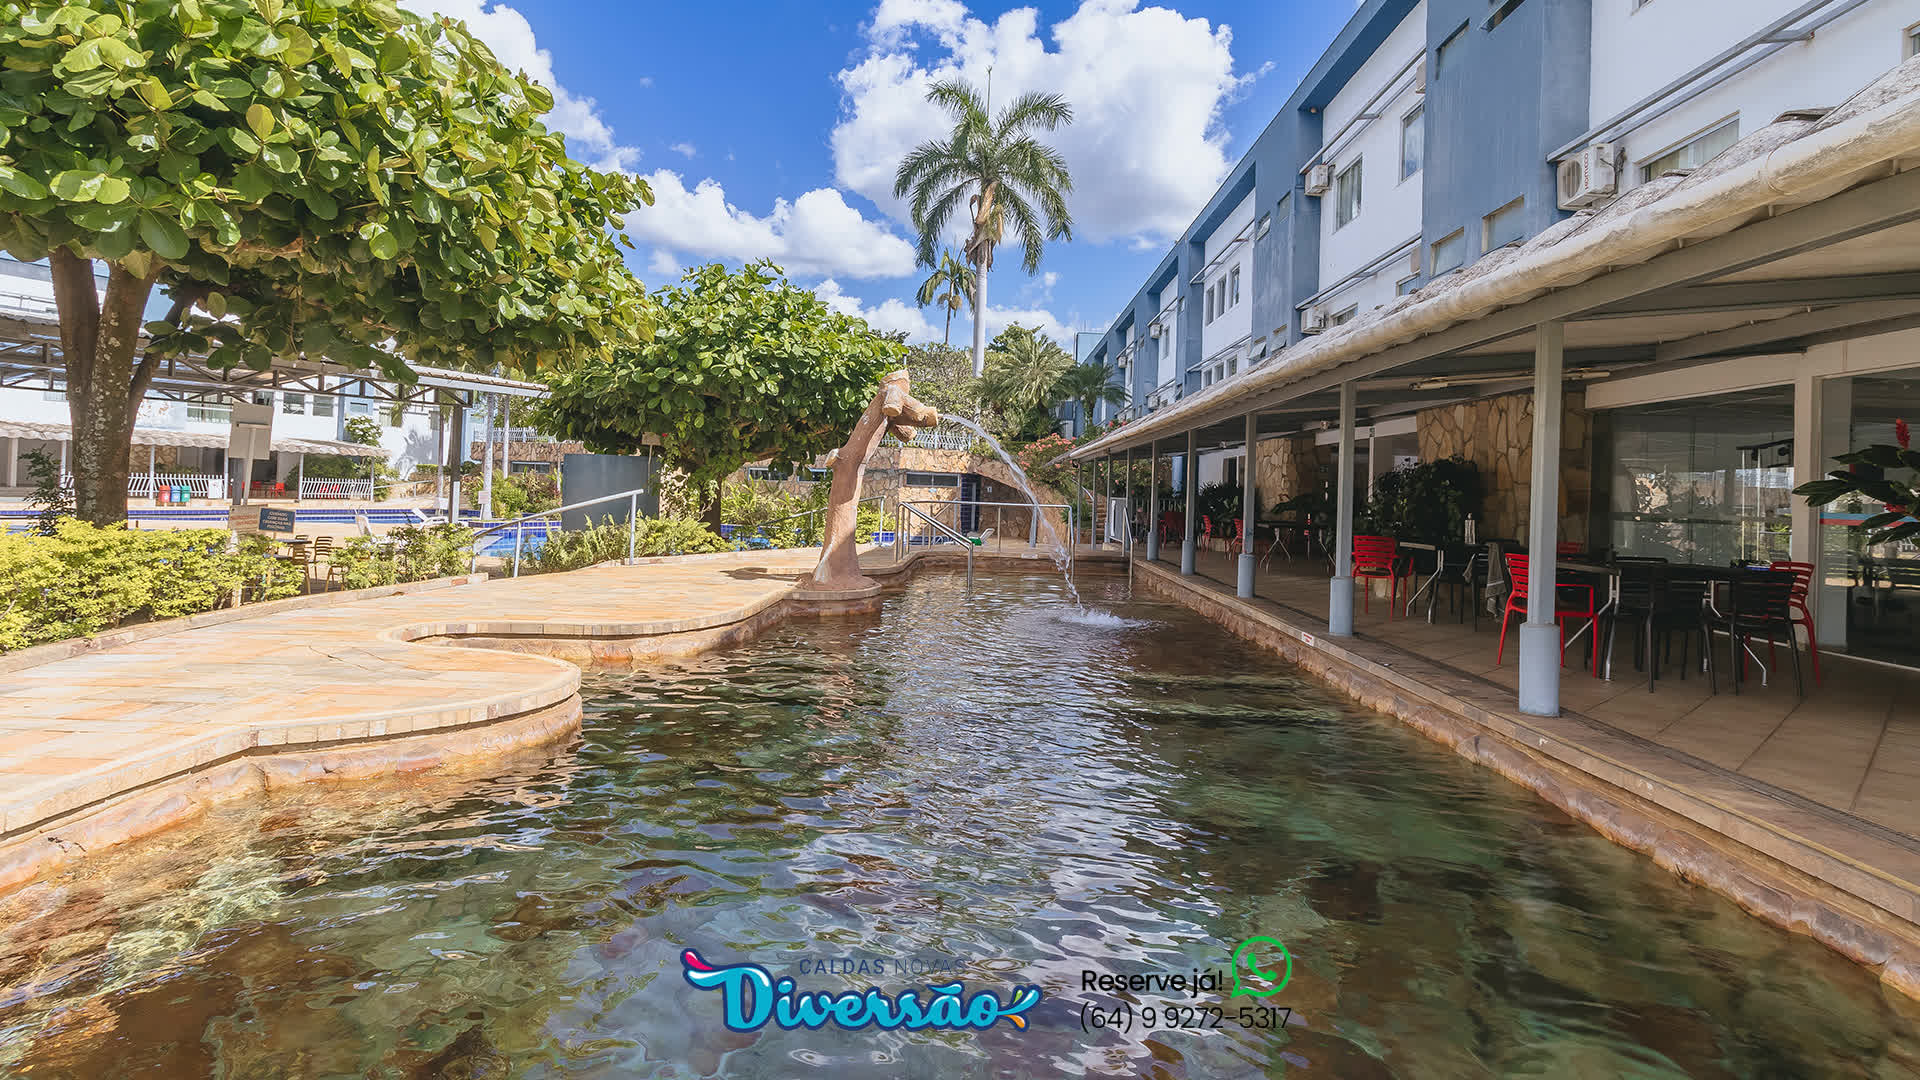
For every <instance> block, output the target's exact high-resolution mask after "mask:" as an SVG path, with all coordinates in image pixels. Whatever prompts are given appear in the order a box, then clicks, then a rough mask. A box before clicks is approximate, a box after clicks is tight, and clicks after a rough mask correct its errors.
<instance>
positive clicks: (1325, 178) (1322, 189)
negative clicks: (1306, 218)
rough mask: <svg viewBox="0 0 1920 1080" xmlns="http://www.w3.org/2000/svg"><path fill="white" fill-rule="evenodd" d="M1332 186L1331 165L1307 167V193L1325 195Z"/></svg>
mask: <svg viewBox="0 0 1920 1080" xmlns="http://www.w3.org/2000/svg"><path fill="white" fill-rule="evenodd" d="M1332 186H1333V166H1331V165H1326V164H1321V165H1314V166H1311V167H1310V168H1308V169H1307V194H1309V195H1314V196H1319V195H1325V194H1326V193H1327V189H1328V188H1330V187H1332Z"/></svg>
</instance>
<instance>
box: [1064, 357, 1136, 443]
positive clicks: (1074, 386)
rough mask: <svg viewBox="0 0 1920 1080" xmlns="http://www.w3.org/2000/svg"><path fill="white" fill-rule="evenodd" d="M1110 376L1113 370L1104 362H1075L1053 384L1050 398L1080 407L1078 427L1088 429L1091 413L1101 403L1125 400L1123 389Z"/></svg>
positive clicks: (1118, 402)
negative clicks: (1069, 402)
mask: <svg viewBox="0 0 1920 1080" xmlns="http://www.w3.org/2000/svg"><path fill="white" fill-rule="evenodd" d="M1112 378H1113V372H1112V371H1111V370H1110V369H1108V367H1107V366H1106V365H1105V364H1102V363H1099V362H1097V361H1088V362H1086V363H1084V364H1075V365H1073V366H1072V367H1070V368H1068V369H1067V373H1066V374H1064V375H1062V376H1060V381H1059V382H1057V383H1055V384H1054V387H1053V396H1054V400H1055V402H1061V401H1071V402H1073V403H1074V404H1076V405H1078V406H1080V426H1081V428H1082V430H1087V429H1091V428H1092V427H1093V418H1094V414H1095V413H1096V412H1097V411H1098V410H1099V408H1100V406H1101V405H1102V404H1103V403H1104V404H1107V405H1125V404H1126V403H1127V391H1126V388H1125V387H1123V386H1121V385H1120V384H1118V383H1115V382H1113V381H1111V380H1112Z"/></svg>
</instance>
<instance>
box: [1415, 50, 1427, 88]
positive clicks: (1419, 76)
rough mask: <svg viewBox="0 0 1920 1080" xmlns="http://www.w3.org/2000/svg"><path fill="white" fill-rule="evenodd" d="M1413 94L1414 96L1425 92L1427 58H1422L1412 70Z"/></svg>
mask: <svg viewBox="0 0 1920 1080" xmlns="http://www.w3.org/2000/svg"><path fill="white" fill-rule="evenodd" d="M1413 92H1414V93H1416V94H1424V93H1426V92H1427V58H1426V57H1424V56H1423V57H1421V58H1420V63H1419V64H1418V65H1417V66H1415V67H1414V69H1413Z"/></svg>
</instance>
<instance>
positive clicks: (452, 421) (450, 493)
mask: <svg viewBox="0 0 1920 1080" xmlns="http://www.w3.org/2000/svg"><path fill="white" fill-rule="evenodd" d="M466 445H467V410H466V407H465V406H462V405H455V406H454V407H453V415H452V416H451V417H449V418H448V419H447V466H446V468H447V523H448V524H457V523H458V522H459V521H460V461H461V459H462V458H464V457H466V456H467V455H466V454H465V453H463V452H462V451H463V450H464V449H465V448H466Z"/></svg>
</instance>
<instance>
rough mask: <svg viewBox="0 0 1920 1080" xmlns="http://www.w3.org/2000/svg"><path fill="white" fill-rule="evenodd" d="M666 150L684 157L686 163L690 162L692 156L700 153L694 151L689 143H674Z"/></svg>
mask: <svg viewBox="0 0 1920 1080" xmlns="http://www.w3.org/2000/svg"><path fill="white" fill-rule="evenodd" d="M667 149H669V150H671V151H673V152H674V153H676V154H680V155H682V156H684V157H685V158H686V159H687V160H688V161H692V160H693V158H694V155H696V154H698V153H699V152H700V151H698V150H696V149H694V147H693V144H692V143H690V142H677V143H674V144H673V145H672V146H669V147H667Z"/></svg>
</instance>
